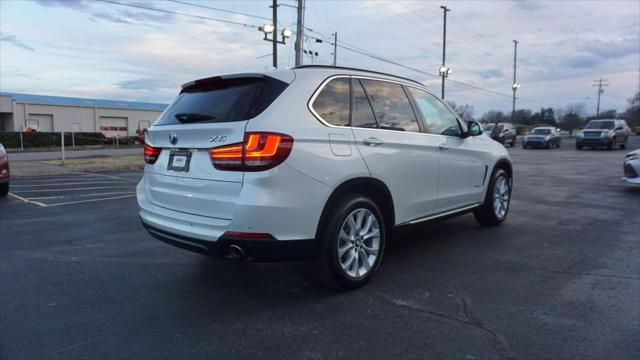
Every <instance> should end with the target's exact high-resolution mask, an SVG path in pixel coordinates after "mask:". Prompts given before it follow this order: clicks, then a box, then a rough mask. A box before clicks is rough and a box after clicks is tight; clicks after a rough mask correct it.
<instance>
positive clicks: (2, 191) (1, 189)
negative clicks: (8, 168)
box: [0, 182, 9, 197]
mask: <svg viewBox="0 0 640 360" xmlns="http://www.w3.org/2000/svg"><path fill="white" fill-rule="evenodd" d="M7 194H9V183H8V182H7V183H4V184H0V197H5V196H7Z"/></svg>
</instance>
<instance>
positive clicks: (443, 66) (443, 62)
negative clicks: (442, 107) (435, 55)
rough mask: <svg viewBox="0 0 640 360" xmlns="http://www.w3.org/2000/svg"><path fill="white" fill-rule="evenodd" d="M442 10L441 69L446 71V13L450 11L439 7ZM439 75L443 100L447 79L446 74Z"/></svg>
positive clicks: (443, 72)
mask: <svg viewBox="0 0 640 360" xmlns="http://www.w3.org/2000/svg"><path fill="white" fill-rule="evenodd" d="M440 8H442V10H444V27H443V30H442V67H441V69H446V66H445V55H446V50H447V12H449V11H451V9H449V8H447V7H446V6H440ZM440 75H441V76H442V99H443V100H444V79H445V78H446V77H447V72H446V70H445V71H440Z"/></svg>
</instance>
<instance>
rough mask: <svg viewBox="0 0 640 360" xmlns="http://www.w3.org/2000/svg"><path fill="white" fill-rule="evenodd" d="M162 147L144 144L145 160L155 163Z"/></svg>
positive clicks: (148, 162)
mask: <svg viewBox="0 0 640 360" xmlns="http://www.w3.org/2000/svg"><path fill="white" fill-rule="evenodd" d="M161 151H162V148H159V147H153V146H151V145H149V144H147V143H145V144H144V162H146V163H147V164H155V163H156V161H157V160H158V156H160V152H161Z"/></svg>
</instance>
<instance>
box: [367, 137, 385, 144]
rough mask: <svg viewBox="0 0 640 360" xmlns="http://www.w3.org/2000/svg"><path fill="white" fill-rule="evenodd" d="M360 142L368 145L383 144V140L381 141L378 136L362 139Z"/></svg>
mask: <svg viewBox="0 0 640 360" xmlns="http://www.w3.org/2000/svg"><path fill="white" fill-rule="evenodd" d="M362 142H363V143H364V144H365V145H369V146H378V145H382V144H384V141H382V140H380V139H378V138H374V137H370V138H366V139H362Z"/></svg>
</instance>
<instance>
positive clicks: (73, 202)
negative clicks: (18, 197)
mask: <svg viewBox="0 0 640 360" xmlns="http://www.w3.org/2000/svg"><path fill="white" fill-rule="evenodd" d="M133 196H136V194H132V195H123V196H113V197H108V198H100V199H89V200H79V201H69V202H63V203H56V204H49V205H46V206H48V207H51V206H60V205H71V204H81V203H88V202H95V201H105V200H113V199H124V198H128V197H133Z"/></svg>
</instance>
